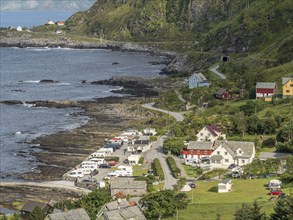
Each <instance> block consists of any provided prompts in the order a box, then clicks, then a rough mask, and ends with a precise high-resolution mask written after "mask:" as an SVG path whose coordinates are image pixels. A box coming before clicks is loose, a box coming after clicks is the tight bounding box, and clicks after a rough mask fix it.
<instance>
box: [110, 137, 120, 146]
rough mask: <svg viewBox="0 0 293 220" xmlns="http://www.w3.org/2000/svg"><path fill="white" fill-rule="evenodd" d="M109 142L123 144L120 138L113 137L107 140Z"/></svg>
mask: <svg viewBox="0 0 293 220" xmlns="http://www.w3.org/2000/svg"><path fill="white" fill-rule="evenodd" d="M109 144H119V145H122V144H123V140H122V139H121V138H118V137H115V138H112V139H110V140H109Z"/></svg>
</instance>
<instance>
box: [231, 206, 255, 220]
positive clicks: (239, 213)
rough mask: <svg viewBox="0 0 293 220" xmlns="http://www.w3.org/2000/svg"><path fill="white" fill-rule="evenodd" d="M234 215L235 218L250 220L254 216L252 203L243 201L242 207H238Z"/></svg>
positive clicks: (236, 219) (237, 219)
mask: <svg viewBox="0 0 293 220" xmlns="http://www.w3.org/2000/svg"><path fill="white" fill-rule="evenodd" d="M234 217H235V218H234V219H235V220H250V219H251V218H252V215H251V207H250V205H249V204H246V203H243V204H242V206H241V208H238V209H236V211H235V213H234Z"/></svg>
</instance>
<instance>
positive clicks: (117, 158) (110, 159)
mask: <svg viewBox="0 0 293 220" xmlns="http://www.w3.org/2000/svg"><path fill="white" fill-rule="evenodd" d="M105 160H106V161H112V160H114V161H116V162H119V157H113V156H109V157H105Z"/></svg>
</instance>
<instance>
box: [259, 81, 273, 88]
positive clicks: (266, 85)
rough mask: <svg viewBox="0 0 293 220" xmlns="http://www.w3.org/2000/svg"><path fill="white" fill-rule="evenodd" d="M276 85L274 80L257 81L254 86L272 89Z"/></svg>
mask: <svg viewBox="0 0 293 220" xmlns="http://www.w3.org/2000/svg"><path fill="white" fill-rule="evenodd" d="M275 86H276V83H274V82H258V83H256V88H257V89H260V88H266V89H274V88H275Z"/></svg>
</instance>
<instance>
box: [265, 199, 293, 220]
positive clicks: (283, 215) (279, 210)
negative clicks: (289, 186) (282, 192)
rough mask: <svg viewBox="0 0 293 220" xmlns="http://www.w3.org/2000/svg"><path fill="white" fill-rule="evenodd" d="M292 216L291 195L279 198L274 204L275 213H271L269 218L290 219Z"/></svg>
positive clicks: (292, 201)
mask: <svg viewBox="0 0 293 220" xmlns="http://www.w3.org/2000/svg"><path fill="white" fill-rule="evenodd" d="M292 218H293V196H287V197H285V198H284V199H279V200H278V202H277V204H276V206H275V213H272V214H271V218H270V219H271V220H290V219H292Z"/></svg>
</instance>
